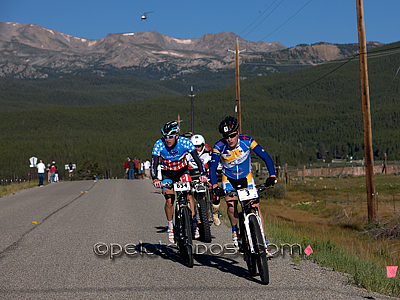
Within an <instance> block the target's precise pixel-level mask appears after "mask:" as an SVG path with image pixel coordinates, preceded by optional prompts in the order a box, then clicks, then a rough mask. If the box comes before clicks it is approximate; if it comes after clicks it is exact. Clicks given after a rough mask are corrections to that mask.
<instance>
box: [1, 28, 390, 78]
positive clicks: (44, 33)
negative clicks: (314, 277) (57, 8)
mask: <svg viewBox="0 0 400 300" xmlns="http://www.w3.org/2000/svg"><path fill="white" fill-rule="evenodd" d="M236 38H238V41H239V47H240V50H245V51H244V52H243V53H241V65H242V67H244V68H245V69H244V70H245V73H246V72H247V73H246V74H248V76H260V75H268V74H272V73H279V72H284V71H288V70H292V69H293V68H294V67H297V68H298V67H307V66H313V65H316V64H320V63H323V62H326V61H330V60H333V59H337V58H342V57H345V56H347V55H351V54H354V53H356V52H357V51H358V46H357V45H356V44H348V45H336V44H327V43H318V44H314V45H298V46H296V47H293V48H287V47H286V46H284V45H282V44H281V43H279V42H273V43H267V42H261V41H260V42H252V41H246V40H243V39H242V38H240V37H237V35H236V34H235V33H233V32H229V33H227V32H221V33H218V34H205V35H203V36H202V37H201V38H200V39H194V38H193V39H178V38H173V37H170V36H166V35H162V34H160V33H158V32H156V31H147V32H132V33H110V34H108V35H107V36H106V37H104V38H101V39H98V40H92V39H85V38H80V37H75V36H71V35H68V34H65V33H62V32H58V31H55V30H51V29H47V28H44V27H41V26H38V25H34V24H22V23H11V22H10V23H4V22H0V77H13V78H19V79H34V78H60V77H64V76H68V75H76V74H93V75H102V76H123V77H137V78H140V79H150V80H163V79H170V78H175V77H177V76H182V75H187V74H193V73H196V72H199V71H202V70H212V71H217V72H218V71H221V70H225V69H226V68H233V67H234V66H235V55H234V53H231V52H229V51H228V50H229V49H235V40H236ZM380 45H382V44H380V43H369V47H370V48H371V47H376V46H380ZM260 66H261V67H260ZM288 67H289V68H288Z"/></svg>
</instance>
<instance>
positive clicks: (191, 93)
mask: <svg viewBox="0 0 400 300" xmlns="http://www.w3.org/2000/svg"><path fill="white" fill-rule="evenodd" d="M194 96H196V95H193V85H192V86H191V87H190V95H189V97H190V98H191V100H192V134H194V109H193V98H194Z"/></svg>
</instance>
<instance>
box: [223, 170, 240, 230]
mask: <svg viewBox="0 0 400 300" xmlns="http://www.w3.org/2000/svg"><path fill="white" fill-rule="evenodd" d="M222 187H223V189H224V191H225V192H226V196H225V201H226V205H227V213H228V218H229V221H230V222H231V225H232V226H235V225H236V224H237V222H238V210H237V204H238V197H237V195H236V193H235V187H234V186H233V185H232V183H231V182H230V180H229V179H228V178H227V177H226V176H225V174H223V175H222Z"/></svg>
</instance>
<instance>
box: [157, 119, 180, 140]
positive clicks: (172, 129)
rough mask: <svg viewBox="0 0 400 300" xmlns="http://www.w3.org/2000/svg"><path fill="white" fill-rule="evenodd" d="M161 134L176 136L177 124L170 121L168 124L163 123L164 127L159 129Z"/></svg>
mask: <svg viewBox="0 0 400 300" xmlns="http://www.w3.org/2000/svg"><path fill="white" fill-rule="evenodd" d="M161 133H162V135H163V136H167V135H174V134H178V133H179V126H178V122H176V121H170V122H168V123H165V124H164V126H163V127H162V128H161Z"/></svg>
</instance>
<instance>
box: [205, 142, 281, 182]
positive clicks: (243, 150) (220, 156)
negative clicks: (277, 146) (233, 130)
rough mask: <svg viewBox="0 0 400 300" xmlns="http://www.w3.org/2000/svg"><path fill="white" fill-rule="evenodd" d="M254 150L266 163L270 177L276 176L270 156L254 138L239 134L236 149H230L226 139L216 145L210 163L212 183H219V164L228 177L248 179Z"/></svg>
mask: <svg viewBox="0 0 400 300" xmlns="http://www.w3.org/2000/svg"><path fill="white" fill-rule="evenodd" d="M252 150H253V151H254V152H255V153H256V154H257V155H258V156H259V157H260V158H261V159H262V160H263V161H264V162H265V164H266V166H267V168H268V171H269V173H270V175H275V169H274V164H273V162H272V159H271V157H270V156H269V154H268V153H267V152H266V151H265V150H264V149H263V148H262V147H261V146H260V145H259V144H258V143H257V142H256V141H255V140H254V139H253V138H252V137H250V136H248V135H244V134H239V140H238V145H237V146H236V148H235V149H229V146H228V143H227V142H226V140H225V139H220V140H219V141H218V142H216V143H215V145H214V149H213V153H212V158H211V163H210V180H211V183H212V184H216V183H217V176H216V170H217V166H218V162H220V163H221V165H222V172H223V173H224V174H225V175H226V176H227V177H229V178H233V179H241V178H244V177H246V176H247V175H248V174H249V173H250V172H251V158H250V154H251V151H252ZM214 170H215V172H214Z"/></svg>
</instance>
